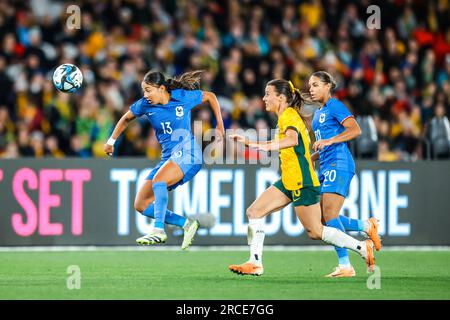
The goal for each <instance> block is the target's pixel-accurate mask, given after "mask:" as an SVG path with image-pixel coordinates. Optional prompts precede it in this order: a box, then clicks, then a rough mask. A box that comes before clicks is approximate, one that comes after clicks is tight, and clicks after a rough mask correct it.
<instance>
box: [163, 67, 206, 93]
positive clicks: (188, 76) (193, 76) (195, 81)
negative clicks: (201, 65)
mask: <svg viewBox="0 0 450 320" xmlns="http://www.w3.org/2000/svg"><path fill="white" fill-rule="evenodd" d="M204 72H205V70H196V71H189V72H186V73H183V74H182V75H181V76H179V77H177V78H175V79H168V80H167V84H168V86H169V87H168V89H169V90H173V89H186V90H195V89H200V79H201V77H202V74H203V73H204Z"/></svg>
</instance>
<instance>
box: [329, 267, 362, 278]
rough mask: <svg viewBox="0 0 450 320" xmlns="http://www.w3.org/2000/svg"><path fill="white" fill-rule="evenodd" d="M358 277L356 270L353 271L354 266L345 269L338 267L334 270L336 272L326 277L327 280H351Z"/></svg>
mask: <svg viewBox="0 0 450 320" xmlns="http://www.w3.org/2000/svg"><path fill="white" fill-rule="evenodd" d="M354 276H356V272H355V269H353V266H349V267H344V266H337V267H336V268H334V271H333V272H332V273H330V274H327V275H326V276H325V277H327V278H351V277H354Z"/></svg>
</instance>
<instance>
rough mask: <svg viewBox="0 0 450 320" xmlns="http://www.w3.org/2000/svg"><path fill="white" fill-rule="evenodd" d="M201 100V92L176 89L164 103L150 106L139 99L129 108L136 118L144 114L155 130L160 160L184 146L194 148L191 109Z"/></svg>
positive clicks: (142, 99)
mask: <svg viewBox="0 0 450 320" xmlns="http://www.w3.org/2000/svg"><path fill="white" fill-rule="evenodd" d="M202 97H203V93H202V91H201V90H184V89H176V90H172V91H171V92H170V100H169V102H168V103H167V104H164V105H162V104H150V103H149V102H148V101H147V100H146V99H145V98H141V99H140V100H138V101H136V102H135V103H133V104H132V105H131V107H130V110H131V112H132V113H133V114H134V115H135V116H136V117H140V116H143V115H145V116H146V117H147V119H148V121H149V122H150V123H151V125H152V127H153V128H154V129H155V133H156V138H157V139H158V142H159V144H160V145H161V148H162V156H161V158H162V160H166V159H168V158H170V156H171V155H172V152H175V151H177V150H180V148H186V147H188V145H194V146H195V147H197V144H196V143H195V139H194V136H193V134H192V131H191V110H192V109H193V108H194V107H195V106H197V105H198V104H200V103H201V102H202ZM188 148H189V147H188ZM191 148H192V147H191Z"/></svg>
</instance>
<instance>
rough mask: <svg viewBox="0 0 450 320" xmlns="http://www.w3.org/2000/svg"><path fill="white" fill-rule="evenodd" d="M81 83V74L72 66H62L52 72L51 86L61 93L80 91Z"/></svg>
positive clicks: (68, 64) (67, 64)
mask: <svg viewBox="0 0 450 320" xmlns="http://www.w3.org/2000/svg"><path fill="white" fill-rule="evenodd" d="M82 83H83V74H82V73H81V70H80V69H79V68H78V67H77V66H75V65H73V64H70V63H65V64H62V65H60V66H59V67H58V68H56V69H55V72H53V84H54V85H55V87H56V89H58V90H59V91H61V92H65V93H73V92H75V91H77V90H78V89H80V87H81V84H82Z"/></svg>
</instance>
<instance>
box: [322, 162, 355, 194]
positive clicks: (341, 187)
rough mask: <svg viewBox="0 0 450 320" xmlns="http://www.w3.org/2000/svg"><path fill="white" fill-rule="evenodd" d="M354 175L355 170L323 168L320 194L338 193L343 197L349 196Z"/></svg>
mask: <svg viewBox="0 0 450 320" xmlns="http://www.w3.org/2000/svg"><path fill="white" fill-rule="evenodd" d="M354 175H355V174H354V173H353V172H349V171H344V170H336V169H324V170H321V173H320V176H319V181H320V194H324V193H337V194H339V195H341V196H343V197H347V196H348V192H349V189H350V182H351V181H352V178H353V176H354Z"/></svg>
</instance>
